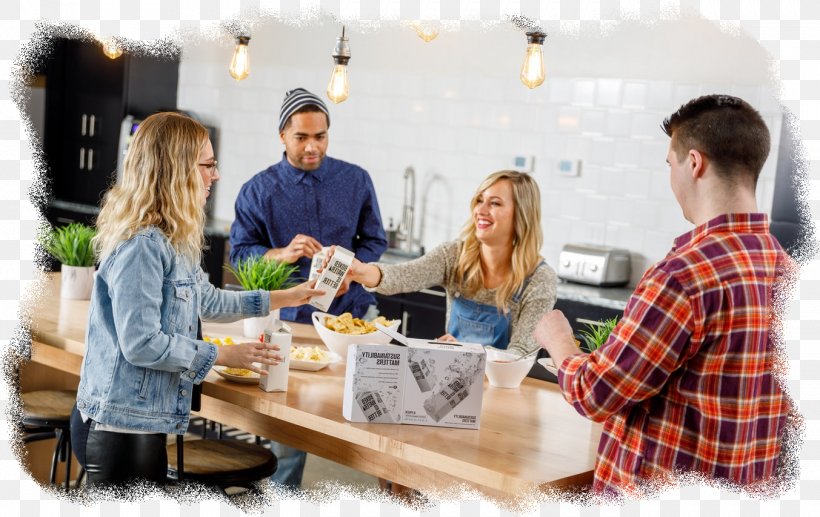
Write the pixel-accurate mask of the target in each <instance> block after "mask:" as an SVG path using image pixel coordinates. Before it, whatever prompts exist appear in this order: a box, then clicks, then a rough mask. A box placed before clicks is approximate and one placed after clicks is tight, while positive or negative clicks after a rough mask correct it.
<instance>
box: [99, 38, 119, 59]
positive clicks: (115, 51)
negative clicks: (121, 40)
mask: <svg viewBox="0 0 820 517" xmlns="http://www.w3.org/2000/svg"><path fill="white" fill-rule="evenodd" d="M102 51H103V54H105V55H106V56H108V57H109V58H111V59H117V58H118V57H120V56H121V55H122V49H121V48H120V46H119V45H117V40H115V39H114V38H108V39H107V40H105V41H103V42H102Z"/></svg>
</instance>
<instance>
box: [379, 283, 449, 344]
mask: <svg viewBox="0 0 820 517" xmlns="http://www.w3.org/2000/svg"><path fill="white" fill-rule="evenodd" d="M376 303H377V304H378V307H379V313H380V314H381V315H382V316H384V317H386V318H390V319H400V320H401V322H402V325H401V333H402V334H404V335H405V336H407V337H413V338H419V339H433V338H437V337H439V336H441V335H442V334H444V332H445V318H446V313H447V298H446V294H445V293H444V289H442V288H440V287H432V288H430V289H422V290H421V291H418V292H415V293H405V294H398V295H394V296H383V295H380V294H377V295H376Z"/></svg>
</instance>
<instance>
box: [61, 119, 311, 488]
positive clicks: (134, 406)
mask: <svg viewBox="0 0 820 517" xmlns="http://www.w3.org/2000/svg"><path fill="white" fill-rule="evenodd" d="M218 179H219V172H218V171H217V169H216V160H215V159H214V153H213V147H212V145H211V142H210V140H209V139H208V132H207V130H206V129H205V128H204V127H203V126H202V125H201V124H199V123H198V122H196V121H194V120H192V119H190V118H189V117H186V116H184V115H180V114H177V113H157V114H155V115H152V116H150V117H148V118H146V119H145V120H144V121H143V122H142V123H141V124H140V127H139V129H138V130H137V132H136V134H135V136H134V140H133V142H132V144H131V146H130V148H129V151H128V155H127V156H126V158H125V167H124V173H123V177H122V181H121V182H120V183H119V184H117V185H116V186H114V187H113V188H112V189H111V190H110V191H109V193H108V194H107V195H106V197H105V201H104V203H103V207H102V210H101V211H100V215H99V217H98V219H97V228H98V235H97V237H96V238H95V240H94V245H95V249H96V251H97V253H98V255H99V257H100V259H101V263H100V267H99V272H98V274H97V279H96V281H95V283H94V291H93V294H92V298H91V304H90V309H89V321H88V331H87V335H86V355H85V359H84V361H83V366H82V372H81V375H80V386H79V388H78V391H77V409H78V411H79V415H80V416H81V418H74V419H73V423H74V424H75V426H76V425H77V422H80V421H81V422H83V423H84V424H85V425H87V426H88V438H87V440H86V442H85V443H84V444H80V449H82V448H83V446H84V448H85V451H84V456H85V458H84V459H85V466H86V470H87V472H88V479H89V482H91V483H119V482H125V481H128V480H129V479H133V478H144V479H148V480H150V481H155V482H158V483H162V482H164V480H165V476H166V467H167V455H166V452H165V435H166V434H167V433H175V434H184V433H185V431H186V429H187V427H188V420H189V417H190V408H191V392H192V389H193V387H194V385H195V384H199V383H201V382H202V380H203V379H204V378H205V376H206V375H207V374H208V371H209V370H210V369H211V367H212V366H214V365H225V366H232V367H238V368H247V369H249V370H253V371H255V372H257V373H260V374H264V373H265V372H264V371H263V370H262V369H260V368H259V366H258V365H259V364H261V365H268V364H277V363H279V362H280V361H281V360H282V359H283V358H282V357H281V356H280V355H279V353H278V350H279V349H278V347H277V346H275V345H269V344H263V343H242V344H238V345H234V346H229V347H216V346H214V345H212V344H210V343H206V342H205V341H201V340H198V339H196V336H197V330H198V322H199V319H200V318H202V319H204V320H211V321H235V320H238V319H241V318H245V317H249V316H264V315H266V314H268V313H269V311H270V310H272V309H275V308H278V307H286V306H297V305H301V304H304V303H306V302H307V300H308V299H309V298H310V297H311V296H315V295H317V294H319V293H320V292H321V291H318V290H315V289H313V288H311V286H310V285H308V284H307V283H305V284H301V285H298V286H296V287H293V288H291V289H286V290H283V291H272V292H268V291H245V292H232V291H223V290H221V289H217V288H215V287H213V286H212V285H211V284H210V283H208V281H207V280H206V279H205V275H204V273H203V272H202V270H201V268H200V267H199V263H200V258H201V249H202V243H203V238H204V237H203V226H204V211H203V207H204V205H205V201H206V199H207V197H208V195H209V194H210V188H211V185H212V184H213V182H215V181H217V180H218ZM75 416H76V415H75ZM80 435H84V433H80Z"/></svg>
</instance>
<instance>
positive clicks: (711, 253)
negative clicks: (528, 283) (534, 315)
mask: <svg viewBox="0 0 820 517" xmlns="http://www.w3.org/2000/svg"><path fill="white" fill-rule="evenodd" d="M663 130H664V131H665V132H666V134H667V135H669V136H670V137H671V143H670V146H669V153H668V156H667V160H666V161H667V162H668V164H669V169H670V181H671V185H672V190H673V192H674V194H675V198H676V199H677V201H678V203H679V204H680V206H681V208H682V209H683V215H684V217H685V218H686V219H687V220H688V221H690V222H691V223H692V224H694V225H695V226H696V227H695V229H694V230H692V231H690V232H689V233H686V234H684V235H681V236H680V237H678V238H677V239H675V243H674V246H673V248H672V250H671V251H670V252H669V254H668V255H667V256H666V257H665V258H664V259H663V260H661V261H660V262H659V263H657V264H655V265H654V266H653V267H651V268H650V269H649V270H648V271H647V272H646V273H645V274H644V276H643V278H642V279H641V281H640V282H639V283H638V286H637V287H636V289H635V292H634V294H633V295H632V297H631V298H630V300H629V302H628V303H627V306H626V309H625V310H624V315H623V318H622V319H621V321H620V322H619V323H618V325H617V326H616V328H615V330H614V331H613V332H612V334H611V335H610V337H609V339H608V340H607V342H606V343H605V344H604V345H603V346H602V347H601V348H600V349H598V350H597V351H594V352H592V353H590V354H582V353H581V351H580V350H579V349H578V348H577V346H576V344H575V340H574V338H573V333H572V329H571V328H570V325H569V323H568V322H567V320H566V318H565V317H564V316H563V314H561V312H560V311H552V312H550V313H547V314H546V315H545V316H544V317H543V319H542V320H541V322H540V323H539V324H538V327H537V328H536V330H535V332H534V335H535V338H536V339H537V341H538V342H539V343H540V344H541V346H542V347H543V348H545V349H546V350H547V352H549V354H550V356H551V357H552V358H553V359H554V361H555V364H556V365H558V366H559V373H558V382H559V385H560V387H561V390H562V392H563V394H564V397H565V398H566V399H567V401H568V402H569V403H570V404H572V405H573V406H574V407H575V409H576V410H577V411H578V412H579V413H580V414H582V415H584V416H586V417H587V418H590V419H592V420H594V421H597V422H604V430H603V434H602V435H601V441H600V444H599V446H598V457H597V461H596V465H595V481H594V485H593V490H594V491H596V492H599V493H605V494H606V493H615V494H618V493H626V494H638V493H640V492H639V490H640V489H641V488H645V486H644V484H645V483H647V482H649V483H653V482H668V481H671V479H672V477H671V475H672V474H673V473H675V472H685V471H693V472H697V473H701V474H705V475H707V476H710V477H712V478H716V479H723V480H728V481H730V482H732V483H737V484H743V485H747V484H750V483H754V482H758V481H764V480H771V479H772V478H773V476H775V474H776V470H777V467H778V460H779V456H780V450H781V448H780V439H781V438H782V433H783V429H784V427H785V423H786V415H787V414H788V412H789V410H790V407H791V404H790V402H789V400H788V398H787V397H786V396H785V395H784V393H783V391H782V390H781V386H780V383H779V381H778V380H777V379H775V378H774V376H773V373H772V371H773V367H774V363H775V362H776V357H775V351H774V349H773V344H772V337H771V326H772V318H773V317H776V315H774V314H773V312H774V310H773V307H772V302H773V300H774V299H776V298H777V297H778V289H781V290H782V289H783V288H784V287H785V286H786V285H787V284H788V283H789V281H788V278H787V277H789V276H790V275H793V274H795V272H796V267H795V265H794V263H793V262H792V261H791V259H790V258H789V257H788V255H787V254H786V253H785V252H784V251H783V249H782V248H781V247H780V245H779V244H778V243H777V241H776V240H775V238H774V237H773V236H772V235H771V234H770V233H769V223H768V219H767V217H766V215H765V214H762V213H758V211H757V205H756V201H755V186H756V183H757V178H758V175H759V174H760V170H761V168H762V167H763V163H764V162H765V160H766V157H767V155H768V153H769V146H770V137H769V131H768V130H767V128H766V125H765V124H764V122H763V120H762V118H761V117H760V114H758V113H757V111H755V110H754V109H753V108H752V107H751V106H750V105H749V104H747V103H746V102H745V101H743V100H741V99H738V98H735V97H729V96H725V95H709V96H704V97H700V98H697V99H694V100H692V101H690V102H688V103H687V104H685V105H683V106H682V107H681V108H680V109H679V110H678V111H677V112H675V113H674V114H673V115H672V116H671V117H669V118H668V119H666V120H665V121H664V122H663ZM792 278H793V277H792ZM780 296H782V293H781V294H780Z"/></svg>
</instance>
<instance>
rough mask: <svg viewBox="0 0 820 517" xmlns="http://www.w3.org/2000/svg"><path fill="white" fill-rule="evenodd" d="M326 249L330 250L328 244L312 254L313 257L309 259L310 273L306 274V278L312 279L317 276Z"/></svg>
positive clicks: (326, 251) (325, 254)
mask: <svg viewBox="0 0 820 517" xmlns="http://www.w3.org/2000/svg"><path fill="white" fill-rule="evenodd" d="M328 251H330V246H325V247H323V248H322V249H321V250H320V251H317V252H316V253H314V254H313V258H311V259H310V275H309V276H308V280H313V279H314V278H317V277H318V276H319V268H321V267H322V262H324V261H325V256H327V253H328Z"/></svg>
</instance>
